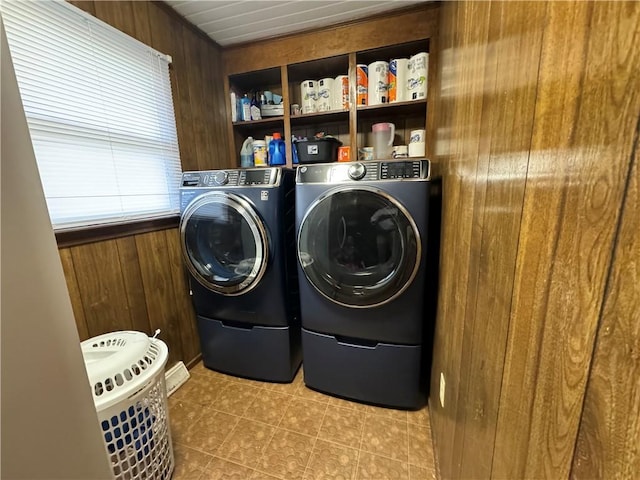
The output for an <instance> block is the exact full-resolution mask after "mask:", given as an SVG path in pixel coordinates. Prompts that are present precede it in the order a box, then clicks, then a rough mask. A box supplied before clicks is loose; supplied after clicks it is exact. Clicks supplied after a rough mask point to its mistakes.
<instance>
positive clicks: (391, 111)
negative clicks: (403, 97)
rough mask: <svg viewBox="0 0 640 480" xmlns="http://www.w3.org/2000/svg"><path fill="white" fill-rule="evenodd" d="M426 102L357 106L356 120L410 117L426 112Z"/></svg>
mask: <svg viewBox="0 0 640 480" xmlns="http://www.w3.org/2000/svg"><path fill="white" fill-rule="evenodd" d="M426 108H427V101H426V100H412V101H409V102H396V103H383V104H382V105H358V107H357V111H358V118H372V117H378V116H382V115H394V116H397V115H410V114H420V113H423V112H425V111H426Z"/></svg>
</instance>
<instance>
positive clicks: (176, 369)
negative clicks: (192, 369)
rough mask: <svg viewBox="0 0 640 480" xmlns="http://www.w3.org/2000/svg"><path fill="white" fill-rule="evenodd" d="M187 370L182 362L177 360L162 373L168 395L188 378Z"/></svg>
mask: <svg viewBox="0 0 640 480" xmlns="http://www.w3.org/2000/svg"><path fill="white" fill-rule="evenodd" d="M189 376H190V375H189V370H187V367H185V365H184V363H182V362H178V363H176V364H175V365H174V366H173V367H171V368H170V369H169V370H167V371H166V372H165V374H164V377H165V383H166V384H167V396H170V395H171V394H172V393H173V392H175V391H176V390H177V389H178V388H180V387H181V386H182V384H184V383H185V382H186V381H187V380H189Z"/></svg>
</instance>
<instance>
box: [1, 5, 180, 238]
mask: <svg viewBox="0 0 640 480" xmlns="http://www.w3.org/2000/svg"><path fill="white" fill-rule="evenodd" d="M2 18H3V21H4V24H5V29H6V32H7V38H8V41H9V48H10V51H11V56H12V59H13V63H14V67H15V70H16V77H17V79H18V85H19V88H20V95H21V97H22V102H23V105H24V109H25V113H26V116H27V123H28V125H29V131H30V133H31V140H32V142H33V148H34V151H35V155H36V160H37V163H38V169H39V172H40V177H41V180H42V186H43V189H44V193H45V197H46V199H47V206H48V208H49V215H50V217H51V222H52V224H53V226H54V228H56V229H63V228H70V227H81V226H89V225H97V224H104V223H113V222H126V221H133V220H137V219H143V218H144V219H148V218H152V217H164V216H168V215H175V214H177V213H178V211H179V192H178V189H179V186H180V175H181V168H180V158H179V154H178V140H177V135H176V126H175V116H174V112H173V102H172V97H171V84H170V80H169V62H170V60H171V59H170V57H168V56H166V55H164V54H161V53H159V52H157V51H155V50H153V49H152V48H150V47H148V46H146V45H144V44H142V43H141V42H139V41H137V40H135V39H133V38H131V37H129V36H127V35H126V34H124V33H122V32H120V31H119V30H117V29H115V28H113V27H111V26H109V25H107V24H105V23H104V22H101V21H100V20H98V19H96V18H94V17H92V16H91V15H88V14H86V13H85V12H82V11H81V10H79V9H78V8H76V7H74V6H73V5H70V4H68V3H67V2H64V1H53V0H47V1H38V2H25V1H17V0H13V1H6V0H5V1H3V2H2Z"/></svg>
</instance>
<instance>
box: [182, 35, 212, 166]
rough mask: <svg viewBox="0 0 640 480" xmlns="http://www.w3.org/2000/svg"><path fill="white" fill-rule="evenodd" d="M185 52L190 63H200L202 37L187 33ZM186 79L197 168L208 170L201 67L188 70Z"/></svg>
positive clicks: (184, 38) (184, 39)
mask: <svg viewBox="0 0 640 480" xmlns="http://www.w3.org/2000/svg"><path fill="white" fill-rule="evenodd" d="M183 41H184V53H185V60H186V62H187V63H188V64H189V65H198V64H199V59H200V55H199V51H198V50H199V48H198V47H199V43H200V39H199V38H196V37H194V36H192V35H185V36H184V37H183ZM186 73H187V75H186V77H187V78H186V80H187V86H188V88H189V99H190V105H189V107H190V109H191V125H190V128H191V131H192V135H193V142H194V144H195V152H194V153H195V161H196V168H195V170H206V169H207V164H208V161H209V159H208V151H209V147H208V146H207V140H208V139H207V132H206V127H205V118H206V115H205V111H204V109H205V103H204V101H203V100H204V98H203V81H202V75H201V73H202V72H201V71H200V69H193V68H190V69H188V70H187V72H186Z"/></svg>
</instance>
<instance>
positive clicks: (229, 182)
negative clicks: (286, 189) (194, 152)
mask: <svg viewBox="0 0 640 480" xmlns="http://www.w3.org/2000/svg"><path fill="white" fill-rule="evenodd" d="M279 181H280V172H279V170H278V169H277V168H248V169H242V170H211V171H204V172H185V173H183V174H182V187H187V188H189V187H196V188H197V187H200V188H211V187H243V186H247V187H251V186H256V185H262V186H265V185H269V186H275V185H278V184H279Z"/></svg>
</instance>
